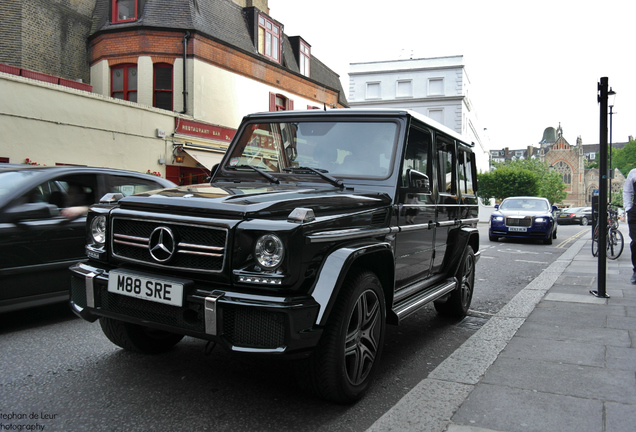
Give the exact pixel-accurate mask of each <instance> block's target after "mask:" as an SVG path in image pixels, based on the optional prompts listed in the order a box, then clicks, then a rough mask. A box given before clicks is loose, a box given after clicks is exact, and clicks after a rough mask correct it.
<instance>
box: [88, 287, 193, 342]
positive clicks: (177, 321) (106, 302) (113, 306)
mask: <svg viewBox="0 0 636 432" xmlns="http://www.w3.org/2000/svg"><path fill="white" fill-rule="evenodd" d="M100 291H101V293H100V294H101V295H100V297H101V305H102V307H101V309H102V310H104V311H109V312H114V313H118V314H121V315H125V316H127V317H130V318H137V319H140V320H144V321H149V322H154V323H159V324H165V325H168V326H172V327H178V328H182V329H186V330H192V331H196V332H204V331H205V328H204V324H203V322H204V320H203V315H202V310H201V309H202V308H201V307H199V305H191V306H190V307H189V308H188V307H186V308H180V307H176V306H170V305H167V304H162V303H155V302H151V301H148V300H141V299H137V298H134V297H128V296H123V295H114V294H111V293H109V292H108V291H107V290H106V289H105V288H102V289H101V290H100Z"/></svg>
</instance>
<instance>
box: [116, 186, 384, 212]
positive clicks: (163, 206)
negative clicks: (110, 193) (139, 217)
mask: <svg viewBox="0 0 636 432" xmlns="http://www.w3.org/2000/svg"><path fill="white" fill-rule="evenodd" d="M390 204H391V198H390V197H389V196H388V195H387V194H385V193H380V192H372V191H360V192H353V191H352V190H347V189H345V190H342V189H339V188H335V187H325V186H324V185H321V186H316V187H307V186H306V185H303V186H302V187H295V186H290V185H265V184H263V183H240V184H235V183H221V184H214V185H210V184H200V185H189V186H181V187H177V188H169V189H162V190H157V191H151V192H147V193H143V194H137V195H131V196H128V197H125V198H123V199H122V200H120V201H119V205H120V206H121V208H123V209H133V210H134V209H137V210H151V209H156V210H160V211H174V212H177V213H196V214H210V215H216V216H224V217H242V218H256V217H287V215H289V213H291V211H292V210H294V209H295V208H297V207H304V208H311V209H312V210H313V211H314V213H315V214H316V216H320V215H329V214H335V213H342V212H347V211H362V210H368V209H372V208H378V207H383V206H387V205H390Z"/></svg>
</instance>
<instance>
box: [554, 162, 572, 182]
mask: <svg viewBox="0 0 636 432" xmlns="http://www.w3.org/2000/svg"><path fill="white" fill-rule="evenodd" d="M554 171H555V172H557V173H559V174H560V175H561V176H562V177H563V183H565V184H566V185H567V186H570V185H571V184H572V168H570V165H568V164H567V163H566V162H563V161H559V162H557V163H555V164H554Z"/></svg>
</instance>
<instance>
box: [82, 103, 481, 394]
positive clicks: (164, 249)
mask: <svg viewBox="0 0 636 432" xmlns="http://www.w3.org/2000/svg"><path fill="white" fill-rule="evenodd" d="M213 172H214V174H213V176H212V179H211V181H210V183H209V184H200V185H191V186H183V187H178V188H170V189H166V190H163V191H154V192H148V193H144V194H138V195H134V196H128V197H125V198H123V199H121V200H119V201H118V202H117V203H103V204H98V205H95V206H93V207H92V208H91V210H90V212H89V215H88V220H87V224H88V227H89V229H88V231H89V234H88V236H87V241H88V244H87V245H86V253H87V256H88V258H89V260H88V262H85V263H78V264H77V265H75V266H74V267H73V268H72V282H71V306H72V308H73V310H74V311H75V313H76V314H77V315H79V316H81V317H82V318H84V319H86V320H88V321H95V320H97V319H99V320H100V324H101V327H102V329H103V331H104V333H105V334H106V336H107V337H108V338H109V339H110V340H111V341H112V342H113V343H115V344H116V345H119V346H120V347H123V348H124V349H128V350H131V351H137V352H144V353H155V352H161V351H165V350H167V349H170V348H171V347H172V346H173V345H175V344H176V343H178V342H179V341H180V340H181V339H182V338H183V336H184V335H190V336H194V337H197V338H200V339H204V340H208V341H212V342H214V343H216V344H218V345H220V346H222V347H224V348H226V349H228V350H230V351H232V352H234V353H237V354H241V355H252V356H269V357H271V358H288V359H295V360H297V361H296V362H294V364H295V365H296V368H295V369H296V372H297V374H298V379H299V382H300V383H301V385H302V386H303V387H305V388H307V389H309V390H312V391H314V392H315V393H316V394H318V395H319V396H321V397H323V398H326V399H329V400H333V401H337V402H352V401H355V400H357V399H358V398H360V397H361V396H362V395H363V394H364V392H365V391H366V390H367V388H368V386H369V384H370V382H371V379H372V376H373V372H374V370H375V369H376V366H377V364H378V360H379V358H380V355H381V353H382V349H383V345H384V342H383V340H384V334H385V328H386V325H387V324H398V323H400V322H401V321H402V320H403V319H405V318H406V317H407V316H409V315H410V314H412V313H413V312H416V311H417V310H419V309H420V308H421V307H423V306H424V305H426V304H428V303H430V302H434V304H435V308H436V309H437V311H438V312H439V313H441V314H447V315H452V316H457V317H462V316H464V315H466V313H467V311H468V308H469V307H470V303H471V299H472V295H473V288H474V281H475V263H476V262H477V259H478V257H479V252H478V251H479V234H478V230H477V227H476V225H477V222H478V214H477V212H478V203H477V197H476V194H475V192H476V181H475V179H476V168H475V158H474V154H473V151H472V148H471V146H470V145H468V144H466V143H465V141H463V139H462V138H461V136H459V135H458V134H456V133H454V132H453V131H451V130H450V129H447V128H445V127H443V126H441V125H439V124H437V123H435V122H432V121H431V120H430V119H427V118H426V117H423V116H420V115H418V114H415V113H412V112H409V111H403V110H352V109H344V110H329V111H314V110H309V111H285V112H275V113H263V114H254V115H250V116H247V117H245V118H244V120H243V122H242V124H241V126H240V127H239V129H238V131H237V134H236V136H235V138H234V140H233V141H232V143H231V144H230V147H229V149H228V151H227V154H226V155H225V157H224V159H223V160H222V162H221V164H220V165H219V166H218V167H217V168H215V169H213ZM149 361H152V359H150V360H149Z"/></svg>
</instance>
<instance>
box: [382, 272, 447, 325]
mask: <svg viewBox="0 0 636 432" xmlns="http://www.w3.org/2000/svg"><path fill="white" fill-rule="evenodd" d="M456 287H457V279H456V278H450V279H445V280H443V281H440V283H438V284H437V285H433V286H432V287H430V288H428V289H426V290H423V291H418V292H417V293H415V294H413V295H411V296H409V297H406V298H403V299H400V298H398V296H396V302H395V304H394V305H393V312H395V314H396V315H397V317H398V319H400V320H401V319H403V318H406V317H407V316H409V315H410V314H412V313H414V312H416V311H417V310H418V309H419V308H421V307H422V306H424V305H426V304H427V303H430V302H432V301H434V300H437V299H438V298H440V297H443V296H445V295H446V294H448V293H449V292H451V291H452V290H454V289H455V288H456Z"/></svg>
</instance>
